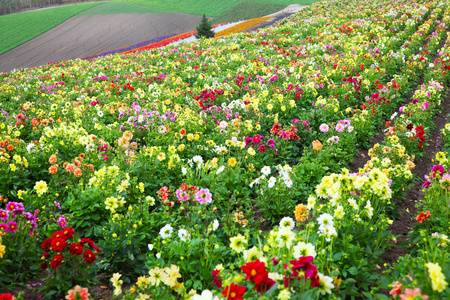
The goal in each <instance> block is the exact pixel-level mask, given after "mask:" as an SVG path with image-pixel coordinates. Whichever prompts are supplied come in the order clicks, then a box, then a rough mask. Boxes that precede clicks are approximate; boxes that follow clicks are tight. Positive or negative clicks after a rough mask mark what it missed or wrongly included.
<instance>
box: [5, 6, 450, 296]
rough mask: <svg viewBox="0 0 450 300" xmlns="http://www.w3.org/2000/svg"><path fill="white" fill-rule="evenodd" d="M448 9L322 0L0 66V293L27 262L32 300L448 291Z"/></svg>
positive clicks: (22, 277) (19, 278) (12, 285)
mask: <svg viewBox="0 0 450 300" xmlns="http://www.w3.org/2000/svg"><path fill="white" fill-rule="evenodd" d="M449 21H450V8H449V3H448V1H429V0H426V1H422V0H417V1H392V2H389V1H382V2H380V1H373V0H367V1H360V2H354V1H340V2H321V3H316V4H313V5H311V6H310V7H308V8H306V9H304V10H302V11H300V12H299V13H296V14H294V15H291V16H290V17H289V18H287V19H282V20H279V21H278V22H276V23H275V24H273V25H272V26H271V27H267V28H264V29H262V30H258V31H255V32H251V33H250V32H241V33H235V34H232V35H229V36H224V37H218V36H216V37H215V38H214V39H204V40H200V41H196V42H194V43H190V44H181V45H169V46H165V47H161V48H152V49H147V51H141V52H136V53H128V54H126V55H110V56H107V57H103V58H98V59H95V60H79V59H77V60H72V61H67V62H64V65H45V66H42V67H40V68H33V69H25V70H20V71H14V72H11V73H0V109H1V113H0V167H1V172H0V200H1V204H0V219H1V220H0V232H1V239H0V242H1V243H0V275H1V276H0V291H2V292H3V291H5V294H0V299H12V298H13V297H16V298H17V299H20V298H22V297H23V295H22V294H19V295H18V294H17V293H16V292H15V291H16V290H17V289H16V288H17V286H18V285H20V284H19V283H23V284H24V285H26V284H27V283H28V282H30V281H32V280H33V279H35V278H44V279H42V280H41V283H42V286H41V287H40V288H39V289H38V291H37V292H38V293H40V295H42V297H43V298H44V299H60V298H63V297H66V299H88V298H89V297H91V298H95V297H96V296H97V295H94V292H93V291H94V290H95V289H94V287H95V286H98V285H100V284H101V285H108V289H109V290H110V291H111V294H112V295H110V296H109V297H110V298H113V297H114V298H117V297H121V298H122V299H149V298H153V299H389V298H391V299H392V298H393V299H403V300H404V299H449V297H450V288H449V286H448V281H449V278H450V263H449V262H450V259H449V251H448V243H449V240H448V235H449V234H450V232H449V231H450V223H449V204H450V203H449V201H450V200H449V195H448V190H449V187H450V175H449V168H450V163H449V161H448V155H449V154H448V152H446V151H448V150H449V149H450V122H449V121H448V119H447V123H448V124H447V125H445V127H443V128H442V131H439V130H440V129H441V128H437V129H436V125H434V123H433V120H434V119H435V118H436V117H438V116H439V115H440V114H441V111H442V110H443V109H444V111H445V108H446V107H447V106H448V105H449V104H450V100H448V99H449V98H448V90H447V84H448V81H449V79H450V78H449V70H450V60H449V57H450V35H449V34H448V29H449V28H448V23H449ZM242 26H243V25H242ZM433 130H437V132H438V133H439V132H440V136H442V139H440V146H439V147H440V148H441V149H440V151H438V152H437V153H436V154H435V155H434V153H433V155H431V154H430V153H427V152H428V150H427V149H429V147H430V145H431V143H432V142H433V141H435V140H436V139H435V136H434V135H433V132H435V131H433ZM380 132H381V133H382V134H379V133H380ZM375 137H377V138H376V139H374V138H375ZM373 140H375V141H374V142H372V141H373ZM360 151H362V152H361V153H364V156H363V157H364V158H365V161H364V163H363V164H362V165H361V166H360V167H359V168H358V167H355V164H354V163H353V161H354V160H355V158H357V157H359V154H358V153H359V152H360ZM431 158H432V159H433V161H432V162H430V163H433V167H432V168H430V170H428V175H427V176H426V178H425V179H423V178H419V177H418V175H416V173H415V169H417V168H418V166H420V164H422V163H424V160H427V159H428V160H431ZM422 184H423V191H424V197H422V198H421V199H416V200H417V211H418V213H417V214H415V213H413V212H410V211H407V215H406V217H407V218H408V219H409V220H414V224H413V226H412V227H411V228H409V230H410V231H409V233H408V235H407V236H403V237H400V236H394V234H393V233H392V232H391V230H392V228H393V225H395V224H397V223H398V222H402V220H403V218H404V217H405V214H403V213H402V215H400V214H399V206H400V205H402V204H403V203H405V202H406V201H410V200H411V199H407V192H408V190H409V189H410V188H411V187H413V186H415V185H420V186H422ZM400 238H401V239H403V240H405V242H404V243H397V242H396V241H397V239H398V240H400ZM399 249H400V250H399ZM393 251H403V252H402V253H404V254H402V255H401V256H400V258H399V259H398V260H396V261H395V262H394V263H392V264H391V263H388V262H386V260H385V255H387V254H389V253H392V252H393ZM39 276H40V277H39ZM105 278H106V279H105ZM6 292H8V294H7V293H6ZM77 295H78V296H77ZM1 297H4V298H1ZM76 297H78V298H76ZM102 297H103V298H104V297H105V296H104V295H103V296H102Z"/></svg>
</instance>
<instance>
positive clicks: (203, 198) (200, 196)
mask: <svg viewBox="0 0 450 300" xmlns="http://www.w3.org/2000/svg"><path fill="white" fill-rule="evenodd" d="M195 200H197V201H198V202H199V203H200V204H206V203H211V201H212V195H211V193H210V192H209V190H208V189H201V190H200V191H198V192H197V193H196V194H195Z"/></svg>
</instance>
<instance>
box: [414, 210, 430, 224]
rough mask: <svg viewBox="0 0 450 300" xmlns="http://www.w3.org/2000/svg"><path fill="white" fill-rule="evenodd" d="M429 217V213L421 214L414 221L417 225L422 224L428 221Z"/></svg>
mask: <svg viewBox="0 0 450 300" xmlns="http://www.w3.org/2000/svg"><path fill="white" fill-rule="evenodd" d="M430 217H431V214H430V211H427V212H421V213H420V214H419V215H418V216H417V217H416V220H417V222H419V223H422V222H423V221H426V220H428V219H429V218H430Z"/></svg>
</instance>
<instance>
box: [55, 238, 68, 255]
mask: <svg viewBox="0 0 450 300" xmlns="http://www.w3.org/2000/svg"><path fill="white" fill-rule="evenodd" d="M66 246H67V243H66V240H65V239H62V238H59V239H53V240H52V250H53V251H54V252H63V251H64V249H66Z"/></svg>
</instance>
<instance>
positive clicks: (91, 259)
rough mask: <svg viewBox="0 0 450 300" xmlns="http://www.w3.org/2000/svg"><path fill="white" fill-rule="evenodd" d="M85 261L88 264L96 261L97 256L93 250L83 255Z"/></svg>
mask: <svg viewBox="0 0 450 300" xmlns="http://www.w3.org/2000/svg"><path fill="white" fill-rule="evenodd" d="M83 258H84V261H85V262H87V263H88V264H90V263H93V262H94V261H95V258H96V255H95V253H94V252H92V251H91V250H86V251H84V253H83Z"/></svg>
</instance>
